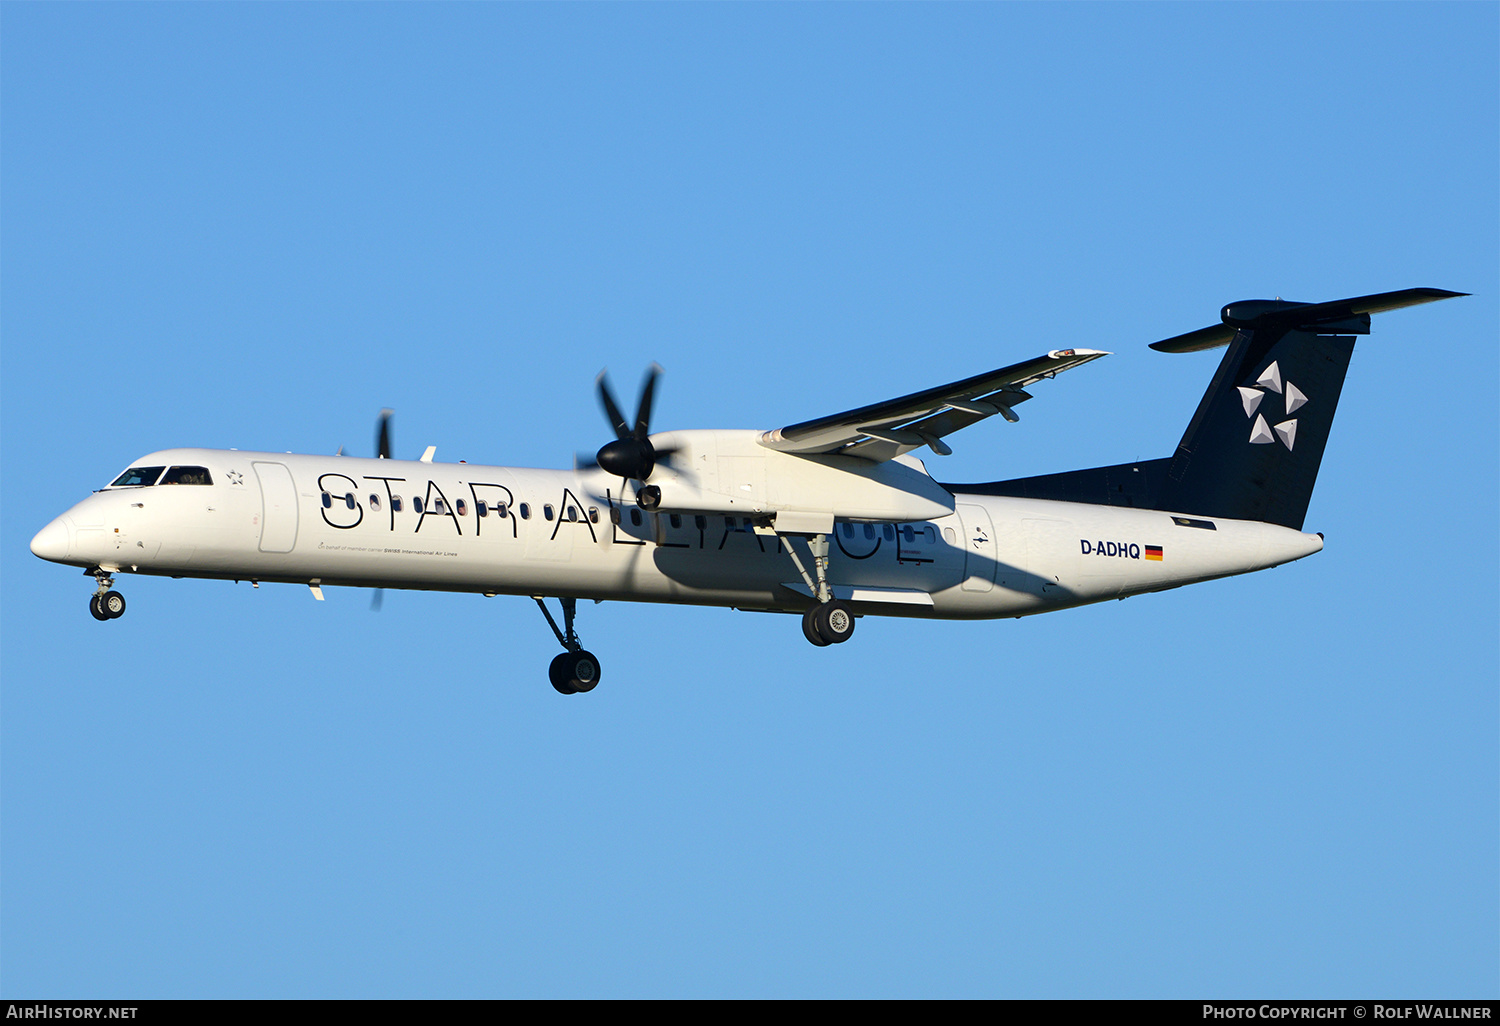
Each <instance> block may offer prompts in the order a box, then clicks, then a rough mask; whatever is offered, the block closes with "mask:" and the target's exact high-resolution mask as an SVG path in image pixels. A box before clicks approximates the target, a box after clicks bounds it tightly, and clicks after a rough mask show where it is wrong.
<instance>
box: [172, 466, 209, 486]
mask: <svg viewBox="0 0 1500 1026" xmlns="http://www.w3.org/2000/svg"><path fill="white" fill-rule="evenodd" d="M159 483H160V484H164V485H165V484H186V485H206V484H213V483H214V482H213V479H212V478H211V477H209V476H208V468H207V467H173V468H172V469H171V470H169V471H167V474H166V476H165V477H163V478H162V479H161V481H160V482H159Z"/></svg>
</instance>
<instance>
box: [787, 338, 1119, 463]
mask: <svg viewBox="0 0 1500 1026" xmlns="http://www.w3.org/2000/svg"><path fill="white" fill-rule="evenodd" d="M1108 355H1109V354H1108V353H1106V352H1104V351H1102V350H1099V349H1054V350H1052V352H1050V353H1045V354H1043V355H1042V356H1038V357H1036V358H1035V359H1032V360H1026V361H1024V362H1022V363H1017V364H1012V365H1011V366H1009V367H1001V368H1000V369H999V370H992V371H990V372H988V373H986V374H976V375H975V376H974V377H972V378H965V379H963V380H962V381H954V382H951V383H950V384H947V385H939V386H938V387H936V388H929V389H927V390H926V391H923V392H913V393H912V394H911V395H904V396H902V397H901V398H899V399H889V400H887V401H885V402H883V403H875V404H874V405H873V406H862V407H860V408H859V409H857V410H849V411H848V412H847V413H836V414H834V415H833V416H831V417H820V418H818V419H817V420H808V421H803V422H802V423H801V424H792V425H790V426H788V427H784V428H778V429H777V430H775V431H767V432H765V433H764V434H762V435H761V436H760V444H761V445H764V446H765V447H766V448H768V449H775V450H777V451H778V452H792V453H801V454H803V455H810V454H813V453H837V454H839V455H843V456H858V457H861V458H862V459H867V460H870V461H872V462H875V463H880V462H883V461H885V460H889V459H893V458H894V457H896V456H900V455H901V454H902V453H906V452H910V451H911V450H913V449H919V448H921V447H922V446H924V445H928V446H931V447H932V451H933V452H936V453H938V454H939V455H942V456H947V455H948V454H949V453H951V452H952V451H953V450H952V449H949V448H948V446H947V445H946V444H945V443H944V442H943V441H942V438H943V436H944V435H947V434H951V433H953V432H954V431H957V430H958V429H959V428H964V427H968V426H969V425H970V424H974V423H977V422H979V421H981V420H984V419H985V418H986V417H993V416H994V415H995V414H997V413H998V414H999V415H1000V416H1002V417H1004V418H1005V419H1006V420H1009V421H1015V420H1018V419H1019V418H1018V417H1017V416H1016V415H1015V413H1014V412H1013V411H1012V407H1014V406H1015V405H1016V404H1018V403H1023V402H1025V401H1026V400H1027V399H1030V398H1031V394H1030V393H1029V392H1027V391H1025V389H1026V386H1028V385H1031V384H1033V383H1035V382H1037V381H1040V380H1041V379H1043V378H1051V377H1056V376H1057V374H1058V373H1059V372H1060V371H1065V370H1071V369H1072V368H1074V367H1081V366H1083V365H1084V364H1086V363H1088V362H1089V361H1090V360H1097V359H1099V357H1101V356H1108Z"/></svg>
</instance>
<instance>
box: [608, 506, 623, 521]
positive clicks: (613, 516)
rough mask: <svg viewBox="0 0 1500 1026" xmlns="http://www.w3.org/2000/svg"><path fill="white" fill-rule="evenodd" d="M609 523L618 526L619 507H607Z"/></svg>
mask: <svg viewBox="0 0 1500 1026" xmlns="http://www.w3.org/2000/svg"><path fill="white" fill-rule="evenodd" d="M609 522H610V523H611V524H618V523H619V522H620V507H619V506H610V507H609Z"/></svg>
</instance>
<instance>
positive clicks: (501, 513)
mask: <svg viewBox="0 0 1500 1026" xmlns="http://www.w3.org/2000/svg"><path fill="white" fill-rule="evenodd" d="M507 512H508V511H507V510H506V508H505V503H503V502H502V503H499V504H498V505H496V506H495V516H497V517H499V518H500V519H501V520H504V519H505V517H506V513H507Z"/></svg>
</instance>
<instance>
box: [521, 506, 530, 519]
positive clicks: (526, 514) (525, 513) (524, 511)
mask: <svg viewBox="0 0 1500 1026" xmlns="http://www.w3.org/2000/svg"><path fill="white" fill-rule="evenodd" d="M520 510H521V519H522V520H530V519H531V503H529V502H523V503H521V505H520Z"/></svg>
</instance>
